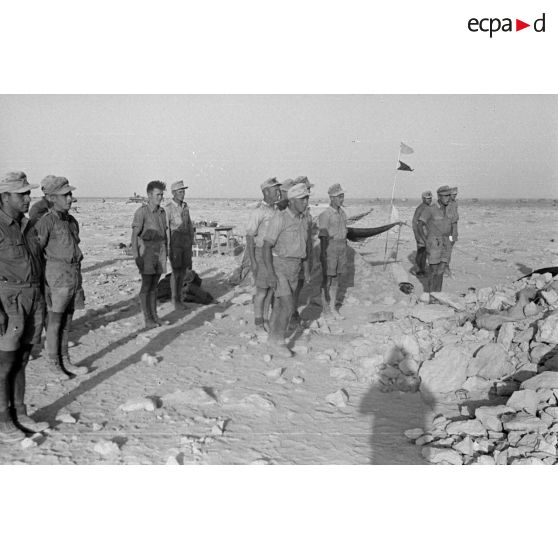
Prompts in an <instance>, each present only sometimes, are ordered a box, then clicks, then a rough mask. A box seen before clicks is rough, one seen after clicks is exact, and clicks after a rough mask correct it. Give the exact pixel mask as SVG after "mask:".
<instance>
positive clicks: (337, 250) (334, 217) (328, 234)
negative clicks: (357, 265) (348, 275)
mask: <svg viewBox="0 0 558 558" xmlns="http://www.w3.org/2000/svg"><path fill="white" fill-rule="evenodd" d="M318 229H319V232H318V236H319V237H320V238H327V239H328V244H327V251H326V254H327V269H326V270H325V272H326V275H327V276H328V277H336V276H337V275H341V274H343V273H344V271H345V270H346V269H347V214H346V213H345V211H343V208H341V207H340V208H339V210H336V209H334V208H333V207H331V206H329V207H328V208H327V209H325V210H324V211H322V213H320V216H319V217H318Z"/></svg>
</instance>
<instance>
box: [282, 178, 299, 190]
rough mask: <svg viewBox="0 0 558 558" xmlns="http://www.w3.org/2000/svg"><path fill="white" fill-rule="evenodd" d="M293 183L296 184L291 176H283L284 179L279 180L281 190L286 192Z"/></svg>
mask: <svg viewBox="0 0 558 558" xmlns="http://www.w3.org/2000/svg"><path fill="white" fill-rule="evenodd" d="M295 184H296V182H295V181H294V180H293V179H292V178H285V180H283V182H281V186H280V189H281V190H282V191H283V192H288V191H289V189H290V188H292V187H293V186H294V185H295Z"/></svg>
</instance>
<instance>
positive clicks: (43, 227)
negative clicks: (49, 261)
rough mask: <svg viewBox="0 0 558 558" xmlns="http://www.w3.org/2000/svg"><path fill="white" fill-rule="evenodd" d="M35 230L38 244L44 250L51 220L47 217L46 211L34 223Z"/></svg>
mask: <svg viewBox="0 0 558 558" xmlns="http://www.w3.org/2000/svg"><path fill="white" fill-rule="evenodd" d="M34 227H35V230H36V231H37V238H38V239H39V244H40V246H41V249H43V250H44V248H45V246H46V245H47V244H48V239H49V237H50V229H51V220H50V219H48V213H47V214H46V215H43V216H42V217H41V218H40V219H39V220H38V221H37V222H36V223H35V225H34Z"/></svg>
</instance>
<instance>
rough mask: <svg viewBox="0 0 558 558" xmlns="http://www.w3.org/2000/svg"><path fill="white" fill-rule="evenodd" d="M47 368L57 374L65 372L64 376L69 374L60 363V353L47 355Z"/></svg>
mask: <svg viewBox="0 0 558 558" xmlns="http://www.w3.org/2000/svg"><path fill="white" fill-rule="evenodd" d="M45 368H46V370H47V372H52V373H53V374H56V375H59V374H63V375H64V376H67V373H66V371H65V370H64V368H62V365H61V364H60V357H59V356H58V355H56V356H54V355H48V356H47V357H46V366H45Z"/></svg>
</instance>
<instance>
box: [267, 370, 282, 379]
mask: <svg viewBox="0 0 558 558" xmlns="http://www.w3.org/2000/svg"><path fill="white" fill-rule="evenodd" d="M284 370H285V369H284V368H272V369H271V370H264V374H265V375H266V376H267V377H268V378H273V379H274V380H275V379H277V378H279V377H280V376H281V374H283V371H284Z"/></svg>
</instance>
